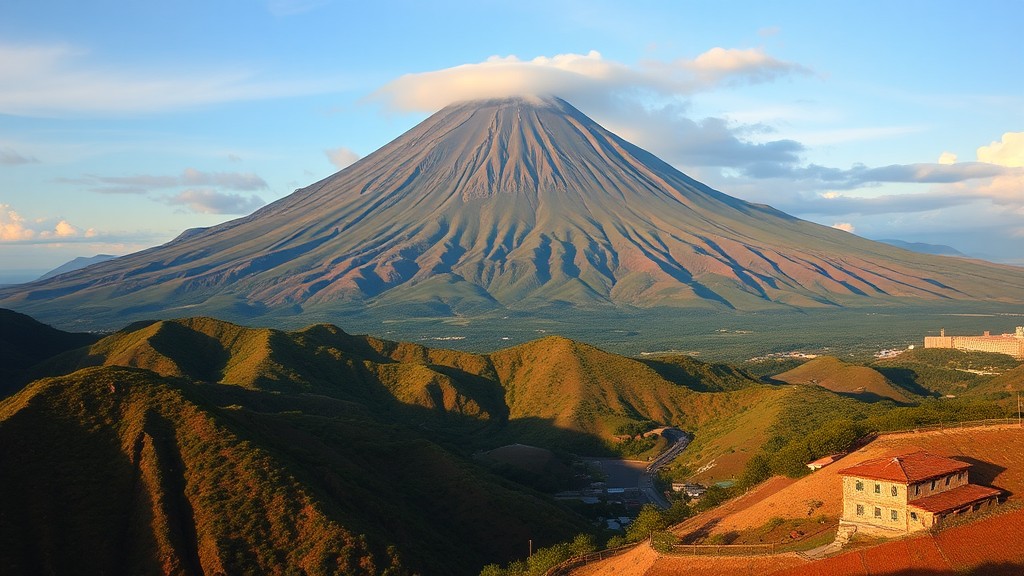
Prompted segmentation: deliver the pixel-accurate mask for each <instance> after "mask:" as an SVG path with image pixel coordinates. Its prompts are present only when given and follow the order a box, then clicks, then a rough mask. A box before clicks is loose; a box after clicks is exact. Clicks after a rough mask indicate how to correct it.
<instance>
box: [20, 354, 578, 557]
mask: <svg viewBox="0 0 1024 576" xmlns="http://www.w3.org/2000/svg"><path fill="white" fill-rule="evenodd" d="M413 422H417V421H416V420H413ZM0 449H2V450H3V453H4V459H3V462H2V463H0V471H2V473H0V489H2V490H3V491H4V494H7V495H12V494H17V495H18V497H17V498H4V499H3V501H2V502H0V565H2V566H4V573H5V574H6V573H11V574H18V573H22V574H33V573H41V572H47V571H51V572H55V573H75V572H77V571H78V569H79V568H81V567H82V566H88V567H89V568H90V569H95V570H96V571H103V572H108V573H147V574H149V573H168V574H195V573H200V569H201V571H202V573H209V574H217V573H226V574H242V573H259V574H274V573H279V574H284V573H290V571H294V570H302V571H303V573H307V574H338V573H344V574H380V573H391V574H406V573H431V574H471V573H472V574H475V573H476V572H477V571H479V569H480V567H481V566H483V565H484V564H485V563H487V562H491V561H495V560H501V561H507V560H510V559H512V558H515V557H518V556H519V555H520V554H521V552H520V548H521V542H524V541H526V539H528V538H534V539H535V541H536V542H538V543H541V542H544V543H552V542H554V541H558V540H562V539H566V538H568V537H571V536H572V535H573V534H575V533H577V532H579V531H582V530H584V529H585V525H584V524H583V523H582V522H581V520H580V519H579V518H578V517H576V516H575V515H574V514H572V513H571V512H569V511H567V510H565V509H563V508H560V507H558V506H556V505H554V504H552V503H550V502H549V501H546V500H544V499H542V498H539V497H537V496H536V495H532V494H530V493H528V491H525V490H523V489H522V488H516V487H514V486H512V485H510V484H509V483H507V482H504V481H501V480H500V479H498V478H496V477H494V476H492V475H490V474H489V473H486V472H485V471H483V470H482V469H481V468H480V467H478V466H477V465H474V464H472V463H471V462H469V460H468V459H466V458H464V457H461V456H459V455H457V454H453V453H452V452H450V451H449V450H446V449H443V448H441V447H440V446H438V445H437V444H435V443H433V442H431V441H430V440H428V439H426V438H423V437H421V436H420V435H419V434H417V432H416V427H415V425H414V424H408V425H405V424H399V423H398V421H395V423H388V422H387V421H382V420H381V419H378V418H376V417H374V416H373V414H372V410H368V409H367V408H366V407H364V406H361V405H359V404H354V403H350V402H344V401H339V400H334V399H331V398H328V397H324V396H319V395H307V394H299V395H296V394H281V393H266V392H261V391H254V390H247V389H244V388H241V387H237V386H223V385H209V384H206V385H201V384H194V383H190V382H188V381H187V380H183V379H176V378H169V377H160V376H157V375H156V374H155V373H152V372H149V371H146V370H139V369H131V368H123V367H114V366H109V367H96V368H89V369H85V370H82V371H78V372H74V373H72V374H70V375H67V376H61V377H58V378H52V379H44V380H40V381H37V382H35V383H33V384H32V385H30V386H29V387H28V388H26V389H25V390H23V391H22V392H20V393H19V394H17V395H15V396H13V397H11V398H9V399H7V400H6V401H4V402H2V403H0ZM538 518H540V519H543V521H538ZM389 568H390V571H387V570H389Z"/></svg>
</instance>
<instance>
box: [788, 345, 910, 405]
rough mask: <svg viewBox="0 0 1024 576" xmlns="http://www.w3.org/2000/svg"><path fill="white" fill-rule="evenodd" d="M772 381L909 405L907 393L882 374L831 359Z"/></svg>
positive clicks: (863, 398) (813, 361) (829, 357)
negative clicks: (818, 387)
mask: <svg viewBox="0 0 1024 576" xmlns="http://www.w3.org/2000/svg"><path fill="white" fill-rule="evenodd" d="M774 379H775V380H778V381H780V382H785V383H787V384H801V385H815V386H821V387H822V388H825V389H827V390H831V391H832V392H836V393H838V394H844V395H850V396H855V397H858V398H859V399H861V400H867V401H871V400H882V399H888V400H895V401H896V402H900V403H904V404H905V403H909V402H910V401H911V396H910V395H909V394H908V392H907V391H906V390H904V389H901V388H900V387H898V386H896V385H895V384H893V383H892V382H891V381H890V380H889V379H888V378H886V377H885V376H884V375H883V374H882V373H881V372H879V371H877V370H875V369H873V368H871V367H868V366H858V365H856V364H849V363H847V362H843V361H842V360H840V359H838V358H833V357H831V356H820V357H818V358H815V359H813V360H811V361H809V362H806V363H804V364H801V365H800V366H797V367H796V368H793V369H792V370H787V371H786V372H783V373H782V374H778V375H776V376H774Z"/></svg>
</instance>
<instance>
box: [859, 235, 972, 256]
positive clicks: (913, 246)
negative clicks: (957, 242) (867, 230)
mask: <svg viewBox="0 0 1024 576" xmlns="http://www.w3.org/2000/svg"><path fill="white" fill-rule="evenodd" d="M879 242H885V243H886V244H891V245H892V246H896V247H897V248H903V249H904V250H910V251H912V252H920V253H921V254H936V255H938V256H960V257H963V258H966V257H967V254H964V253H963V252H961V251H959V250H957V249H956V248H953V247H952V246H946V245H945V244H926V243H924V242H904V241H903V240H893V239H885V240H879Z"/></svg>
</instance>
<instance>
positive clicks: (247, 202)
mask: <svg viewBox="0 0 1024 576" xmlns="http://www.w3.org/2000/svg"><path fill="white" fill-rule="evenodd" d="M162 200H163V202H164V203H165V204H168V205H171V206H184V207H186V208H188V209H189V210H191V211H192V212H197V213H199V214H248V213H250V212H252V211H253V210H256V209H257V208H259V207H261V206H263V205H264V204H266V202H264V201H263V200H262V199H261V198H260V197H259V196H255V195H250V196H243V195H241V194H230V193H223V192H218V191H216V190H211V189H189V190H183V191H181V192H179V193H177V194H175V195H173V196H165V197H163V198H162Z"/></svg>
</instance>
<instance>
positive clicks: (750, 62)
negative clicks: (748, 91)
mask: <svg viewBox="0 0 1024 576" xmlns="http://www.w3.org/2000/svg"><path fill="white" fill-rule="evenodd" d="M676 65H678V66H679V67H680V68H682V69H687V70H691V71H693V72H694V73H695V75H696V77H697V78H698V79H700V81H701V83H702V84H704V85H705V86H715V85H718V84H722V83H727V82H733V83H735V82H741V83H760V82H770V81H772V80H775V79H776V78H780V77H782V76H787V75H789V74H809V73H810V70H809V69H807V68H805V67H803V66H800V65H799V64H793V63H792V62H784V61H782V60H779V59H777V58H773V57H771V56H769V55H767V54H765V53H764V50H762V49H760V48H748V49H746V50H740V49H737V48H721V47H715V48H712V49H711V50H708V51H707V52H705V53H703V54H701V55H699V56H697V57H696V58H694V59H693V60H692V61H686V60H679V61H677V62H676Z"/></svg>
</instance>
